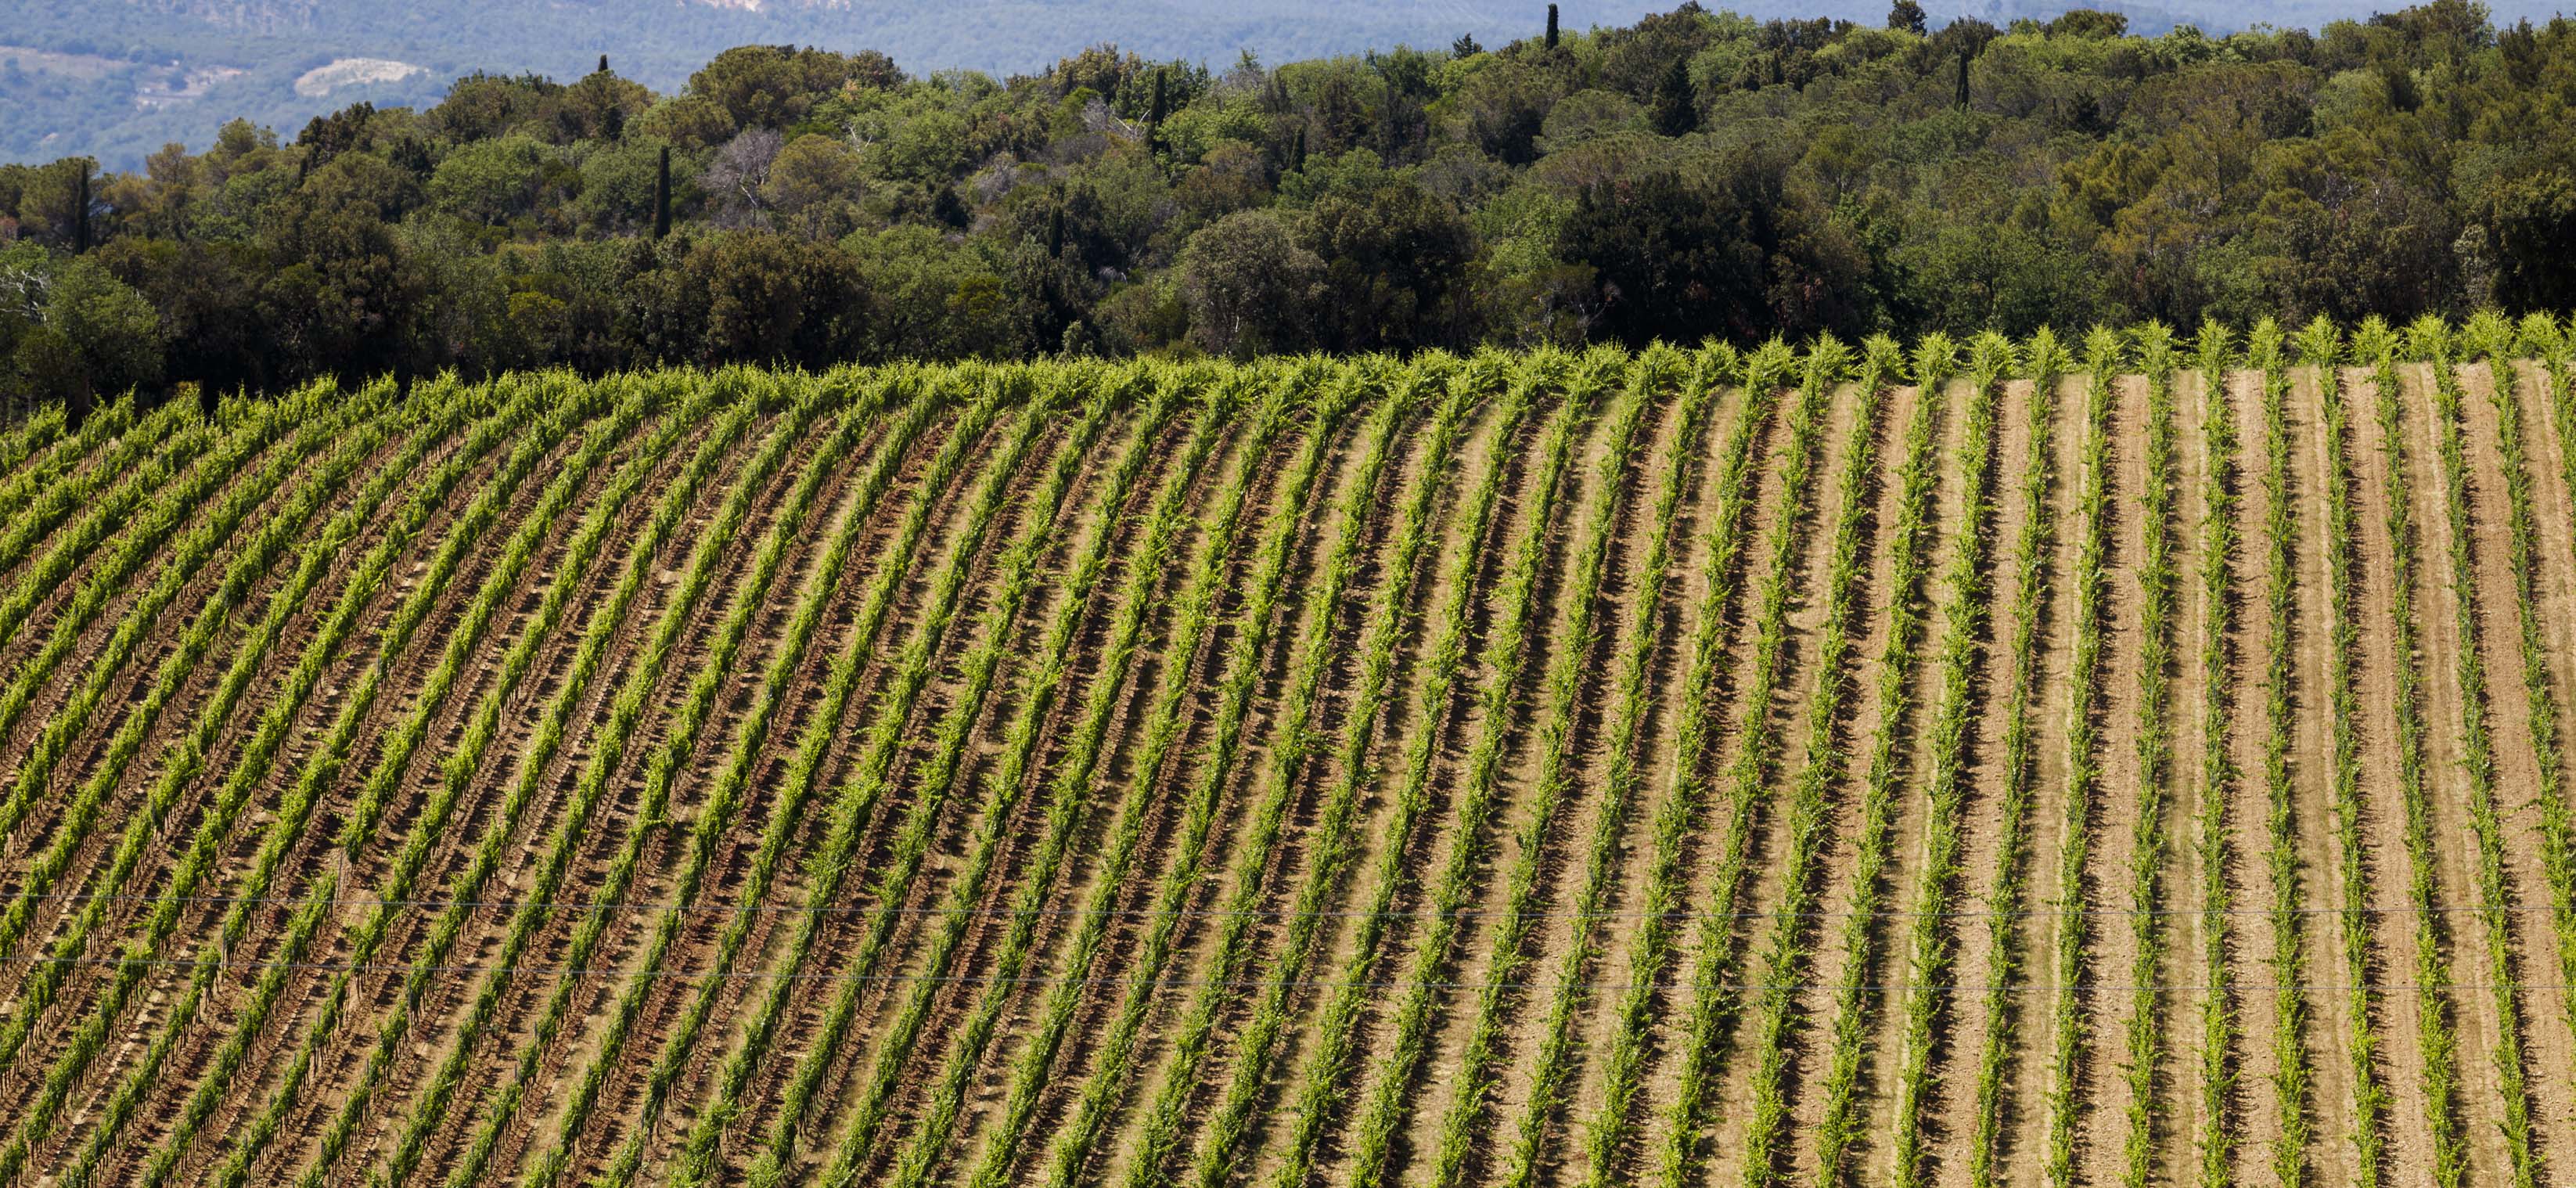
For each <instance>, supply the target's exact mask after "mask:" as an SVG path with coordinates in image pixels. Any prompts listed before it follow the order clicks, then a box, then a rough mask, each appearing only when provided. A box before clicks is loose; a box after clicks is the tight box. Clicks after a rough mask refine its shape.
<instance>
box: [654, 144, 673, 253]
mask: <svg viewBox="0 0 2576 1188" xmlns="http://www.w3.org/2000/svg"><path fill="white" fill-rule="evenodd" d="M670 233H671V146H670V145H667V144H666V145H663V146H662V161H661V164H660V165H658V166H657V167H655V169H654V171H653V238H655V239H657V240H658V239H660V238H662V237H663V236H665V235H668V234H670Z"/></svg>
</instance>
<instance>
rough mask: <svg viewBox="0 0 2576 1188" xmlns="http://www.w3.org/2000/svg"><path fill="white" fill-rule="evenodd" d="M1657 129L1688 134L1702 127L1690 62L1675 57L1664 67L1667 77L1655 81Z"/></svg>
mask: <svg viewBox="0 0 2576 1188" xmlns="http://www.w3.org/2000/svg"><path fill="white" fill-rule="evenodd" d="M1654 119H1655V131H1657V132H1660V133H1662V134H1664V135H1666V136H1687V135H1689V134H1691V133H1692V132H1694V131H1697V130H1698V128H1699V103H1698V102H1697V100H1696V98H1695V97H1694V95H1693V92H1692V90H1691V80H1690V63H1689V62H1688V61H1685V60H1684V59H1682V58H1678V57H1676V58H1674V59H1673V64H1672V65H1671V66H1669V67H1666V68H1665V70H1664V77H1663V81H1661V82H1658V83H1656V84H1655V107H1654Z"/></svg>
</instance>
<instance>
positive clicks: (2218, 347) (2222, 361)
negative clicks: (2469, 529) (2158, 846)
mask: <svg viewBox="0 0 2576 1188" xmlns="http://www.w3.org/2000/svg"><path fill="white" fill-rule="evenodd" d="M2280 341H2281V334H2280V331H2279V329H2278V328H2276V327H2274V326H2273V325H2272V324H2271V323H2269V322H2266V323H2264V324H2262V325H2260V326H2257V327H2255V329H2254V335H2253V339H2252V341H2251V343H2249V344H2248V345H2249V350H2250V352H2251V355H2252V359H2253V362H2254V365H2255V366H2256V367H2257V368H2259V369H2261V371H2262V374H2263V376H2264V380H2263V382H2264V383H2265V384H2266V385H2267V386H2268V385H2270V383H2271V382H2272V381H2271V378H2270V377H2271V376H2272V375H2273V374H2275V373H2276V372H2278V371H2279V369H2280V354H2281V350H2280ZM2231 353H2232V352H2231V351H2230V343H2229V335H2228V333H2227V331H2226V329H2225V328H2223V327H2221V326H2219V325H2217V324H2216V323H2214V322H2213V323H2209V324H2207V325H2204V326H2202V327H2201V331H2200V343H2199V351H2198V364H2199V371H2200V392H2201V466H2202V474H2201V492H2202V502H2201V509H2200V689H2201V694H2200V742H2201V752H2200V789H2199V797H2200V840H2199V846H2198V849H2199V855H2200V915H2199V920H2200V942H2201V950H2200V964H2201V970H2202V972H2203V975H2204V982H2205V984H2207V985H2210V986H2216V987H2224V986H2227V985H2228V984H2229V980H2228V957H2229V953H2230V951H2231V949H2232V947H2233V944H2234V938H2235V919H2234V915H2235V913H2234V900H2233V897H2232V893H2231V890H2230V887H2229V884H2228V877H2227V872H2228V867H2229V865H2230V863H2232V862H2233V861H2234V835H2233V830H2234V828H2235V826H2234V824H2233V820H2232V818H2231V816H2230V814H2229V812H2228V798H2229V797H2231V796H2233V795H2234V794H2235V791H2236V786H2237V780H2238V772H2237V770H2236V761H2235V758H2234V755H2233V753H2232V750H2231V747H2232V746H2233V741H2234V733H2235V721H2236V698H2235V696H2234V694H2233V693H2232V692H2231V690H2230V689H2229V686H2228V682H2227V676H2228V671H2229V662H2230V657H2231V656H2232V655H2233V654H2234V653H2233V649H2232V648H2231V646H2230V641H2229V639H2228V632H2229V631H2230V630H2231V629H2232V626H2233V624H2234V622H2235V609H2236V607H2235V600H2236V593H2235V568H2234V567H2235V558H2236V545H2237V530H2236V515H2237V504H2236V499H2237V495H2236V481H2237V459H2236V449H2237V436H2236V432H2237V431H2236V396H2235V393H2234V392H2232V391H2231V390H2230V389H2229V388H2228V371H2229V368H2228V363H2229V361H2230V357H2231ZM2279 514H2280V510H2279V505H2278V503H2277V502H2275V504H2274V515H2275V516H2276V517H2277V516H2278V515H2279ZM2275 539H2276V545H2277V544H2278V543H2279V542H2278V538H2277V537H2276V538H2275ZM2281 547H2286V546H2281ZM2287 606H2288V603H2287V591H2286V589H2285V590H2284V591H2283V598H2282V601H2281V603H2280V609H2281V612H2282V613H2283V614H2286V613H2287ZM2285 621H2286V620H2285ZM2275 650H2276V651H2277V650H2278V646H2277V643H2276V646H2275ZM2285 662H2286V660H2285ZM2285 795H2286V793H2285ZM2280 836H2283V837H2284V838H2286V834H2282V835H2280ZM2280 844H2282V845H2284V846H2286V845H2287V844H2288V842H2287V841H2286V840H2284V841H2282V842H2281V843H2280ZM2293 873H2294V876H2295V872H2293ZM2274 918H2275V920H2283V919H2288V917H2284V916H2280V915H2278V914H2277V913H2276V914H2275V917H2274ZM2283 984H2284V985H2295V983H2289V982H2284V983H2283ZM2290 997H2292V998H2293V999H2295V998H2296V997H2297V996H2296V994H2295V993H2292V994H2291V995H2290ZM2236 1009H2237V1005H2236V1001H2235V993H2234V992H2233V991H2232V990H2224V989H2222V990H2213V991H2211V992H2210V993H2208V994H2205V995H2203V996H2201V1000H2200V1077H2199V1082H2200V1131H2199V1134H2198V1135H2197V1136H2196V1138H2195V1143H2196V1145H2197V1146H2198V1147H2199V1150H2200V1183H2201V1188H2226V1186H2227V1185H2228V1184H2229V1183H2231V1182H2233V1178H2234V1167H2233V1160H2234V1158H2235V1147H2236V1134H2235V1122H2236V1120H2237V1119H2236V1110H2235V1103H2236V1089H2235V1076H2236V1065H2237V1059H2238V1056H2237V1051H2236V1048H2237V1034H2236V1033H2237V1026H2236ZM2281 1024H2282V1026H2281V1030H2280V1032H2279V1033H2278V1034H2282V1035H2287V1036H2289V1037H2291V1038H2290V1039H2289V1040H2288V1041H2286V1043H2287V1044H2288V1047H2286V1048H2283V1049H2280V1050H2281V1051H2283V1052H2284V1053H2285V1054H2295V1053H2296V1051H2297V1035H2298V1030H2297V1028H2296V1027H2295V1026H2294V1025H2293V1024H2292V1020H2291V1019H2290V1018H2289V1017H2288V1016H2287V1015H2286V1014H2284V1016H2283V1018H2282V1019H2281ZM2283 1067H2285V1068H2286V1067H2289V1066H2288V1065H2284V1066H2283ZM2291 1182H2292V1183H2296V1180H2295V1179H2293V1180H2292V1181H2291Z"/></svg>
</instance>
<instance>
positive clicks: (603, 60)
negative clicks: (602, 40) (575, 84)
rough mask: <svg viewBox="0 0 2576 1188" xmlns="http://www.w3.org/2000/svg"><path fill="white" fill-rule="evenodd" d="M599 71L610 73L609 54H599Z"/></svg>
mask: <svg viewBox="0 0 2576 1188" xmlns="http://www.w3.org/2000/svg"><path fill="white" fill-rule="evenodd" d="M599 72H600V73H601V74H606V73H608V55H606V54H601V55H599Z"/></svg>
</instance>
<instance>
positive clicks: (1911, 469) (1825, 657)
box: [1743, 338, 1941, 1188]
mask: <svg viewBox="0 0 2576 1188" xmlns="http://www.w3.org/2000/svg"><path fill="white" fill-rule="evenodd" d="M1900 366H1901V361H1900V360H1899V359H1898V358H1897V357H1896V344H1895V343H1893V342H1891V341H1889V340H1887V339H1885V338H1874V339H1871V340H1870V341H1869V342H1868V343H1867V344H1865V346H1864V347H1863V349H1862V355H1861V362H1860V367H1859V372H1858V375H1857V376H1856V377H1855V383H1856V386H1857V387H1858V389H1859V397H1860V410H1859V415H1858V416H1857V417H1856V418H1855V419H1854V421H1853V427H1852V439H1851V448H1850V453H1849V454H1848V455H1847V456H1845V458H1844V459H1843V463H1842V476H1841V479H1840V482H1839V483H1838V484H1837V494H1836V496H1835V498H1836V501H1837V505H1838V508H1839V511H1838V514H1837V515H1836V517H1835V522H1834V527H1833V534H1832V536H1831V537H1830V540H1831V544H1830V546H1829V547H1830V549H1831V550H1832V551H1831V552H1830V553H1829V554H1827V560H1826V567H1827V568H1826V572H1825V586H1824V597H1823V603H1824V620H1823V622H1822V624H1821V631H1822V636H1821V638H1819V639H1818V640H1817V641H1816V642H1815V644H1814V645H1813V661H1812V663H1813V667H1814V669H1815V673H1816V677H1815V685H1814V687H1813V688H1812V689H1810V690H1809V692H1808V694H1807V706H1806V710H1807V712H1806V727H1807V736H1806V742H1805V745H1804V753H1805V756H1806V761H1805V763H1804V764H1803V765H1802V766H1801V767H1800V768H1799V771H1798V775H1797V778H1796V780H1795V781H1794V782H1793V783H1792V784H1791V785H1790V787H1789V790H1788V797H1787V803H1786V804H1785V805H1784V806H1783V810H1782V811H1783V816H1784V818H1785V819H1784V820H1783V821H1782V823H1781V834H1782V836H1783V837H1784V838H1785V839H1786V843H1787V847H1788V851H1787V853H1786V855H1784V856H1783V857H1781V858H1780V859H1779V866H1780V899H1779V906H1778V907H1776V908H1775V909H1773V911H1772V913H1771V919H1770V932H1769V935H1768V937H1767V938H1766V939H1765V941H1764V943H1763V956H1762V985H1761V987H1760V989H1759V990H1757V991H1756V992H1755V993H1754V994H1753V1002H1752V1008H1753V1011H1754V1017H1753V1031H1752V1034H1751V1036H1750V1037H1749V1038H1748V1039H1747V1040H1746V1047H1747V1049H1748V1050H1750V1051H1751V1052H1752V1054H1753V1071H1752V1087H1753V1112H1752V1116H1751V1117H1750V1118H1748V1119H1746V1121H1745V1136H1744V1143H1743V1152H1744V1182H1745V1184H1746V1185H1747V1186H1748V1188H1766V1186H1768V1185H1772V1184H1776V1183H1778V1182H1780V1181H1781V1180H1782V1179H1784V1178H1785V1174H1784V1168H1783V1167H1782V1163H1783V1160H1784V1155H1785V1151H1784V1148H1785V1146H1786V1145H1787V1141H1788V1134H1787V1131H1788V1128H1789V1126H1790V1119H1789V1097H1788V1089H1787V1087H1786V1085H1785V1084H1784V1081H1785V1079H1786V1078H1787V1076H1788V1072H1789V1066H1790V1063H1791V1062H1792V1061H1793V1060H1794V1059H1795V1058H1796V1044H1797V1041H1796V1036H1794V1035H1793V1034H1792V1033H1791V1026H1792V1021H1791V1019H1790V1012H1791V1010H1792V1009H1793V1007H1794V1005H1795V1003H1796V999H1797V992H1798V989H1799V988H1800V983H1803V982H1804V981H1805V980H1806V978H1807V974H1808V970H1807V962H1808V961H1809V960H1810V952H1811V950H1812V949H1813V948H1814V944H1813V941H1812V937H1813V935H1814V933H1815V928H1814V927H1813V925H1814V923H1815V921H1814V913H1815V910H1816V904H1817V903H1818V902H1819V898H1820V895H1821V888H1820V887H1819V886H1818V881H1819V879H1820V878H1821V877H1822V866H1823V862H1824V850H1825V849H1826V847H1828V846H1830V845H1831V844H1832V839H1831V838H1829V837H1826V836H1825V831H1826V829H1827V827H1828V826H1830V825H1831V824H1832V813H1833V805H1832V803H1831V802H1830V801H1829V800H1828V795H1829V793H1830V791H1831V789H1832V787H1833V786H1834V785H1836V784H1839V783H1840V782H1842V780H1843V778H1844V776H1845V774H1846V772H1845V769H1846V767H1847V766H1848V764H1847V761H1846V758H1845V749H1844V746H1843V737H1842V722H1843V716H1844V715H1845V714H1846V713H1848V712H1849V704H1850V700H1851V695H1852V693H1853V691H1854V686H1855V685H1856V684H1857V682H1856V681H1855V680H1854V678H1853V674H1852V673H1851V672H1850V671H1849V668H1850V666H1851V663H1852V659H1851V652H1852V649H1853V647H1854V645H1855V641H1854V640H1853V638H1852V634H1853V629H1854V627H1855V626H1858V625H1860V624H1859V620H1860V618H1861V616H1862V614H1863V612H1864V604H1863V602H1862V601H1861V600H1862V598H1863V596H1864V594H1865V593H1866V591H1865V588H1864V587H1865V585H1866V583H1867V581H1868V577H1869V562H1868V558H1867V554H1866V552H1865V550H1866V548H1867V547H1868V542H1867V541H1866V540H1865V536H1866V534H1868V533H1869V532H1871V531H1872V530H1874V529H1875V528H1876V527H1878V523H1879V521H1878V516H1877V511H1878V508H1877V502H1878V487H1879V476H1878V465H1877V462H1878V436H1879V419H1880V413H1881V412H1882V411H1883V410H1884V408H1885V406H1886V401H1887V394H1888V389H1889V385H1890V384H1891V383H1893V382H1894V381H1895V380H1896V379H1898V378H1900V377H1899V376H1897V375H1894V374H1891V373H1892V372H1895V371H1896V370H1897V369H1898V368H1899V367H1900ZM1940 413H1941V393H1939V392H1938V391H1933V390H1923V391H1919V392H1918V394H1917V398H1916V406H1915V416H1914V419H1913V422H1912V424H1911V425H1910V426H1909V427H1908V428H1907V430H1906V434H1905V460H1904V461H1903V462H1902V463H1901V464H1900V465H1899V468H1898V477H1897V487H1898V489H1899V492H1900V494H1899V496H1898V497H1899V499H1900V501H1901V502H1900V505H1899V506H1900V510H1899V511H1898V516H1897V523H1896V525H1895V527H1894V529H1893V531H1894V533H1895V535H1896V536H1897V537H1899V538H1902V537H1904V536H1907V535H1909V534H1911V535H1917V536H1918V537H1919V533H1920V530H1921V522H1920V514H1919V513H1920V509H1921V508H1922V506H1923V503H1924V500H1925V499H1926V498H1927V497H1928V495H1929V493H1930V490H1931V483H1932V471H1931V467H1930V461H1931V459H1932V457H1933V456H1934V453H1935V451H1934V449H1933V438H1934V430H1935V428H1936V426H1937V424H1938V418H1939V416H1940ZM1896 547H1897V549H1899V550H1902V551H1904V552H1905V553H1906V554H1907V555H1906V556H1904V557H1901V558H1898V559H1897V561H1898V563H1899V564H1901V565H1903V566H1904V568H1903V570H1902V571H1896V572H1892V573H1891V584H1890V585H1889V587H1888V588H1887V589H1886V590H1884V591H1881V594H1882V597H1883V598H1884V599H1885V600H1886V601H1888V602H1890V603H1891V604H1893V602H1894V601H1896V600H1899V599H1902V600H1904V601H1907V602H1911V601H1912V594H1913V589H1914V587H1915V586H1916V585H1918V584H1919V583H1920V581H1921V578H1922V572H1921V570H1922V559H1921V551H1920V548H1919V546H1917V545H1908V544H1905V543H1898V544H1897V546H1896ZM1900 667H1901V666H1900ZM1765 703H1766V702H1755V703H1754V704H1757V705H1760V704H1765Z"/></svg>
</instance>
